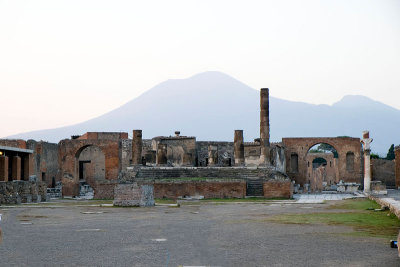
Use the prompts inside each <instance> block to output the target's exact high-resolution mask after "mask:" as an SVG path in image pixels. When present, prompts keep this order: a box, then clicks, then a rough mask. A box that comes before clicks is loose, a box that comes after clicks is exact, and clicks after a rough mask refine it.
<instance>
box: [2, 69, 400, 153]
mask: <svg viewBox="0 0 400 267" xmlns="http://www.w3.org/2000/svg"><path fill="white" fill-rule="evenodd" d="M271 92H272V94H273V88H271ZM270 124H271V141H280V140H281V138H282V137H307V136H308V137H320V136H322V137H327V136H333V137H335V136H352V137H360V136H361V134H362V131H363V130H365V129H369V130H370V133H371V137H372V138H374V142H373V143H372V149H373V152H375V153H376V152H378V153H380V154H381V155H386V153H387V150H388V149H389V147H390V145H391V144H392V143H394V144H399V143H400V110H397V109H394V108H392V107H389V106H387V105H385V104H383V103H380V102H377V101H374V100H371V99H369V98H367V97H364V96H345V97H344V98H343V99H342V100H340V101H339V102H337V103H335V104H333V105H332V106H329V105H312V104H306V103H301V102H293V101H287V100H283V99H278V98H274V97H270ZM133 129H142V130H143V137H144V138H152V137H154V136H160V135H173V133H174V131H175V130H180V131H181V134H182V135H188V136H196V137H197V140H217V141H227V140H230V141H232V140H233V132H234V130H235V129H243V130H244V137H245V139H246V140H247V141H251V140H253V138H256V137H258V136H259V91H258V90H255V89H253V88H250V87H249V86H247V85H245V84H243V83H242V82H240V81H238V80H236V79H234V78H232V77H230V76H228V75H226V74H224V73H221V72H204V73H200V74H197V75H194V76H192V77H190V78H188V79H174V80H167V81H165V82H162V83H160V84H159V85H157V86H155V87H153V88H151V89H150V90H148V91H147V92H145V93H144V94H142V95H140V96H139V97H137V98H135V99H133V100H131V101H129V102H128V103H126V104H125V105H123V106H121V107H119V108H117V109H115V110H113V111H110V112H108V113H106V114H104V115H102V116H99V117H97V118H95V119H91V120H88V121H86V122H82V123H79V124H75V125H71V126H67V127H62V128H56V129H49V130H40V131H34V132H28V133H21V134H17V135H14V136H10V137H9V138H22V139H36V140H47V141H50V142H58V141H59V140H61V139H65V138H69V137H70V136H71V135H77V134H83V133H85V132H87V131H103V132H105V131H126V132H128V133H129V135H130V136H131V131H132V130H133Z"/></svg>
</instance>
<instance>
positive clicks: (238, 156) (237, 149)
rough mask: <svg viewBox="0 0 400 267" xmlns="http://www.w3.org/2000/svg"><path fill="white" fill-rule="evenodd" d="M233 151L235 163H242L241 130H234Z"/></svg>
mask: <svg viewBox="0 0 400 267" xmlns="http://www.w3.org/2000/svg"><path fill="white" fill-rule="evenodd" d="M233 148H234V150H233V153H234V157H235V165H236V166H241V165H244V142H243V130H235V136H234V139H233Z"/></svg>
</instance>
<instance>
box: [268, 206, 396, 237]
mask: <svg viewBox="0 0 400 267" xmlns="http://www.w3.org/2000/svg"><path fill="white" fill-rule="evenodd" d="M369 208H380V206H379V205H378V204H377V203H376V202H375V201H371V200H369V199H362V200H345V201H342V202H340V203H338V204H336V205H333V206H331V207H328V208H327V209H342V210H348V211H346V212H323V213H306V214H283V215H275V216H271V217H270V218H268V219H267V221H272V222H276V223H287V224H328V225H343V226H350V227H353V229H354V232H352V233H349V234H350V235H356V236H372V237H384V238H388V239H395V238H396V236H397V234H398V233H399V228H400V220H399V219H398V218H397V217H396V216H395V215H394V214H392V213H390V212H389V211H374V210H367V209H369ZM350 210H351V211H350ZM346 234H347V233H346Z"/></svg>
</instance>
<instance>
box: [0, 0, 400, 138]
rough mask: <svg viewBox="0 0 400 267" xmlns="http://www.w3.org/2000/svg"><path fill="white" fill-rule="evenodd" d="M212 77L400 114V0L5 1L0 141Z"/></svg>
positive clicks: (0, 16) (0, 10)
mask: <svg viewBox="0 0 400 267" xmlns="http://www.w3.org/2000/svg"><path fill="white" fill-rule="evenodd" d="M208 70H216V71H222V72H225V73H227V74H229V75H231V76H233V77H235V78H237V79H239V80H240V81H242V82H244V83H246V84H248V85H250V86H251V87H253V88H256V89H258V88H261V87H269V88H270V92H271V95H272V96H275V97H279V98H284V99H289V100H295V101H304V102H308V103H316V104H332V103H334V102H337V101H339V100H340V99H341V98H342V97H343V96H344V95H346V94H361V95H365V96H368V97H370V98H373V99H375V100H378V101H381V102H384V103H386V104H388V105H391V106H393V107H396V108H398V109H400V101H399V100H400V1H399V0H394V1H389V0H377V1H367V0H360V1H351V0H344V1H338V0H335V1H304V0H302V1H298V0H296V1H277V0H275V1H266V0H263V1H249V0H246V1H244V0H243V1H233V0H228V1H223V0H212V1H207V0H200V1H192V0H182V1H172V0H168V1H167V0H161V1H151V0H146V1H115V0H113V1H99V0H95V1H82V0H79V1H71V0H68V1H55V0H49V1H38V0H35V1H17V0H11V1H3V0H0V100H1V107H2V112H1V127H0V137H3V136H7V135H11V134H16V133H19V132H25V131H31V130H38V129H44V128H54V127H59V126H64V125H69V124H73V123H77V122H81V121H84V120H87V119H90V118H93V117H96V116H98V115H101V114H103V113H105V112H107V111H110V110H112V109H114V108H116V107H118V106H120V105H121V104H124V103H125V102H127V101H129V100H131V99H132V98H135V97H136V96H138V95H140V94H141V93H143V92H144V91H146V90H148V89H150V88H151V87H153V86H154V85H156V84H158V83H160V82H162V81H164V80H166V79H174V78H187V77H190V76H192V75H194V74H196V73H199V72H203V71H208ZM138 116H140V114H138Z"/></svg>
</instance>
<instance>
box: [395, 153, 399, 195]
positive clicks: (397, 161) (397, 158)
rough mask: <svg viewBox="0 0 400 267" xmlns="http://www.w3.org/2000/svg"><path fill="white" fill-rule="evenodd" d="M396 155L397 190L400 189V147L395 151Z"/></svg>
mask: <svg viewBox="0 0 400 267" xmlns="http://www.w3.org/2000/svg"><path fill="white" fill-rule="evenodd" d="M394 154H395V173H396V188H397V189H398V188H399V187H400V146H396V147H395V149H394Z"/></svg>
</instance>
